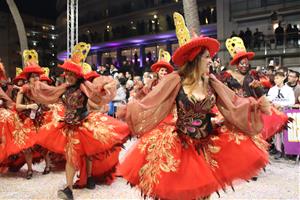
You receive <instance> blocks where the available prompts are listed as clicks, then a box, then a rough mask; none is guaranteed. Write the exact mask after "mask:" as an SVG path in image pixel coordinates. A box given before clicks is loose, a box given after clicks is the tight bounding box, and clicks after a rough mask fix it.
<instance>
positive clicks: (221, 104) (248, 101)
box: [210, 74, 271, 135]
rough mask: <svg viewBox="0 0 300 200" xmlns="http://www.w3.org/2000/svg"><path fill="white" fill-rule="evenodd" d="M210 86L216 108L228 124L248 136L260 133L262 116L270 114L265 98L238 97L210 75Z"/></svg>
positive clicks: (269, 107)
mask: <svg viewBox="0 0 300 200" xmlns="http://www.w3.org/2000/svg"><path fill="white" fill-rule="evenodd" d="M210 84H211V86H212V87H213V89H214V90H215V92H216V94H217V107H218V109H219V110H220V112H221V113H222V115H223V116H224V118H225V120H226V121H227V122H228V123H230V124H231V125H233V126H234V127H236V128H238V129H239V130H241V131H243V132H244V133H246V134H249V135H255V134H258V133H260V132H261V131H262V129H263V119H262V114H263V113H265V114H270V113H271V106H270V104H269V102H268V101H267V100H266V98H265V96H263V97H261V98H259V99H258V100H255V99H254V98H253V97H249V98H242V97H239V96H237V95H236V94H235V93H234V92H233V91H232V90H231V89H229V88H228V87H227V86H225V85H224V84H223V83H222V82H220V81H219V80H218V79H216V77H215V76H214V75H212V74H211V75H210Z"/></svg>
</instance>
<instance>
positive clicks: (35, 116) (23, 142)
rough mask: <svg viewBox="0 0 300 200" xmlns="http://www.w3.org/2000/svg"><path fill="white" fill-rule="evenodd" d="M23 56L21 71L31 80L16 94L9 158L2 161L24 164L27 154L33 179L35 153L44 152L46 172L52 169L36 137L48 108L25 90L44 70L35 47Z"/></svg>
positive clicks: (7, 148)
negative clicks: (23, 64)
mask: <svg viewBox="0 0 300 200" xmlns="http://www.w3.org/2000/svg"><path fill="white" fill-rule="evenodd" d="M23 58H24V63H25V68H24V70H23V72H22V74H23V75H24V76H26V79H27V80H28V83H27V84H25V85H24V86H22V88H21V89H20V91H19V92H18V94H17V98H16V110H17V113H18V114H17V115H15V117H14V119H10V118H8V119H7V124H9V126H11V124H12V123H13V126H14V128H13V129H11V130H10V131H9V134H10V135H11V137H10V139H8V140H7V146H6V153H7V159H6V160H5V161H4V163H2V166H3V165H5V166H7V167H11V166H16V165H15V164H16V162H19V161H22V163H23V161H24V158H23V157H25V160H26V164H27V175H26V178H27V179H31V178H32V175H33V170H32V162H33V153H34V152H38V154H39V155H43V157H44V159H45V161H46V165H45V169H44V172H43V174H48V173H49V172H50V160H49V156H48V151H47V150H46V149H43V148H41V147H40V146H37V145H35V144H36V138H37V137H38V135H37V131H38V129H39V128H40V127H41V125H42V124H43V123H44V122H45V119H44V116H45V113H46V112H47V111H48V110H47V109H45V108H44V107H43V106H41V105H38V104H37V103H36V102H34V101H33V100H32V99H30V98H29V96H30V94H29V93H28V92H29V91H28V90H26V88H28V87H31V86H32V85H33V84H34V82H35V81H38V80H39V76H40V74H42V73H43V70H42V68H41V67H40V66H39V65H38V55H37V52H36V51H35V50H25V51H24V52H23ZM39 157H41V156H39ZM38 160H39V159H38ZM18 169H19V168H18Z"/></svg>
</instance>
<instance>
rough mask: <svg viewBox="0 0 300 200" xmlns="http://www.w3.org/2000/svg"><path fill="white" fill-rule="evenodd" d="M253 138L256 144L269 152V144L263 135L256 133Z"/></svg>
mask: <svg viewBox="0 0 300 200" xmlns="http://www.w3.org/2000/svg"><path fill="white" fill-rule="evenodd" d="M251 140H252V141H253V142H254V143H255V145H256V146H257V147H258V148H259V149H260V150H262V151H264V152H265V153H267V149H268V146H269V144H268V143H267V142H266V141H265V140H263V139H262V137H261V135H260V134H258V135H255V136H252V137H251Z"/></svg>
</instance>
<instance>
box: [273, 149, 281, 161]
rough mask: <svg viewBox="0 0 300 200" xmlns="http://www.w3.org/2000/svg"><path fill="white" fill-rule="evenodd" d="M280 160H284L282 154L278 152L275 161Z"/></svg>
mask: <svg viewBox="0 0 300 200" xmlns="http://www.w3.org/2000/svg"><path fill="white" fill-rule="evenodd" d="M280 158H282V153H281V152H279V151H278V152H277V153H276V154H275V156H274V159H275V160H279V159H280Z"/></svg>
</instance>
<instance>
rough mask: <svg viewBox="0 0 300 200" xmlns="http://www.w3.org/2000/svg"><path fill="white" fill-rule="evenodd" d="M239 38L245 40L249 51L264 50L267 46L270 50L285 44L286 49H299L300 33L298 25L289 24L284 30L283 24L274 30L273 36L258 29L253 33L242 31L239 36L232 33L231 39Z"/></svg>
mask: <svg viewBox="0 0 300 200" xmlns="http://www.w3.org/2000/svg"><path fill="white" fill-rule="evenodd" d="M234 36H238V37H240V38H242V39H243V42H244V44H245V47H246V48H247V49H258V50H260V49H261V48H262V47H263V48H264V47H265V45H267V46H268V47H269V48H272V49H274V48H277V46H282V45H284V44H285V46H286V47H298V46H299V39H300V33H299V29H298V28H297V25H296V24H295V25H293V26H292V24H288V25H287V26H286V28H285V29H284V28H283V27H282V25H281V22H279V23H278V27H277V28H276V29H275V30H274V34H273V35H265V34H264V33H263V32H261V31H259V29H258V28H256V29H255V32H254V33H252V31H251V30H250V28H247V29H246V30H245V31H244V30H240V32H239V34H237V33H236V32H235V31H232V34H231V36H230V37H234Z"/></svg>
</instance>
